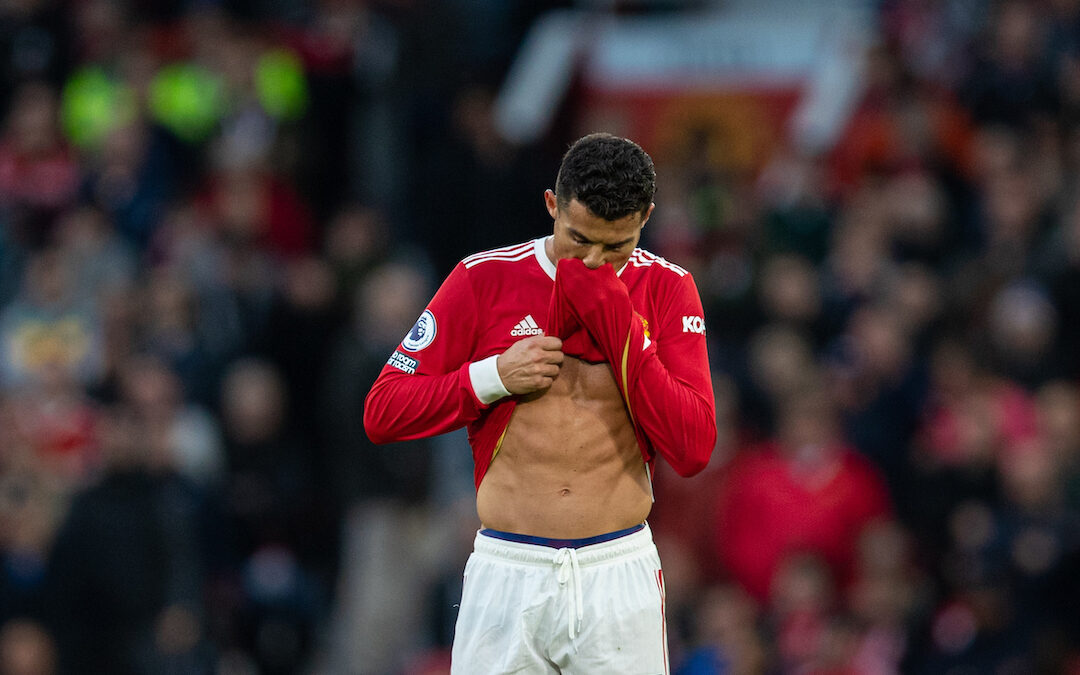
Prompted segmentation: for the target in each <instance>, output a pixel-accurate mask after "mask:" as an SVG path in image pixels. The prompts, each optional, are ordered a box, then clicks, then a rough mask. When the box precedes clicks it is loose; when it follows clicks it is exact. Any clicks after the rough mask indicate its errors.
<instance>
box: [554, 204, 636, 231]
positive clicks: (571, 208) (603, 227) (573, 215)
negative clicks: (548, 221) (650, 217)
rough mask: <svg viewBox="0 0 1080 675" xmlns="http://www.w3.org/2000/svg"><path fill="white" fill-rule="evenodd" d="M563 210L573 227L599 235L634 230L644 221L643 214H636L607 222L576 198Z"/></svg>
mask: <svg viewBox="0 0 1080 675" xmlns="http://www.w3.org/2000/svg"><path fill="white" fill-rule="evenodd" d="M562 210H563V211H564V212H565V213H566V216H567V220H568V221H570V226H571V227H573V228H575V229H578V230H582V231H584V230H585V229H588V230H590V231H594V232H597V233H600V232H614V231H619V232H625V231H627V230H633V229H636V228H637V227H640V226H641V220H642V214H640V213H636V212H635V213H630V214H627V215H626V216H624V217H622V218H618V219H616V220H606V219H604V218H601V217H600V216H598V215H596V214H595V213H593V212H592V211H590V210H589V207H588V206H585V204H583V203H581V202H580V201H578V200H577V199H576V198H575V199H571V200H570V201H569V202H568V203H567V204H566V206H565V207H563V209H562Z"/></svg>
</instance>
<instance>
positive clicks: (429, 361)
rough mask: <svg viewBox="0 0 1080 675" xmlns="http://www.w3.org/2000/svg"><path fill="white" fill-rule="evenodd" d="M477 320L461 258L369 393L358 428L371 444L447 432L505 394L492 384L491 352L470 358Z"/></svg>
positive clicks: (475, 307) (462, 424)
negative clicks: (460, 261)
mask: <svg viewBox="0 0 1080 675" xmlns="http://www.w3.org/2000/svg"><path fill="white" fill-rule="evenodd" d="M478 321H479V317H478V316H477V302H476V297H475V295H474V293H473V289H472V286H471V284H470V283H469V279H468V276H467V272H466V271H465V268H464V267H463V266H462V265H460V264H459V265H458V266H457V267H455V268H454V270H453V271H452V272H451V273H450V276H449V277H447V278H446V281H444V282H443V285H442V286H441V287H440V288H439V291H438V292H437V293H436V294H435V297H434V298H432V300H431V302H430V303H429V304H428V306H427V309H425V310H424V313H423V314H421V316H420V318H419V319H418V320H417V322H416V325H415V326H413V328H412V330H411V331H410V332H409V334H408V335H406V336H405V338H404V339H403V340H402V341H401V344H399V345H398V348H397V349H396V350H394V352H393V353H392V354H391V355H390V359H389V360H388V361H387V363H386V365H385V366H383V369H382V372H381V373H379V377H378V378H377V379H376V380H375V383H374V384H373V385H372V387H371V391H370V392H368V395H367V398H366V400H365V402H364V429H365V431H367V434H368V437H369V438H371V440H372V441H373V442H375V443H389V442H392V441H404V440H410V439H414V438H423V437H426V436H434V435H437V434H441V433H445V432H448V431H453V430H454V429H457V428H459V427H462V426H464V425H465V424H468V423H469V422H471V421H473V420H475V419H476V418H478V417H479V416H480V415H481V413H482V412H483V410H484V409H485V408H486V407H487V404H488V403H491V402H493V401H494V400H497V399H498V398H499V395H505V394H504V393H502V392H505V389H503V390H502V392H500V391H499V390H498V388H499V387H501V382H500V381H499V379H498V373H497V370H496V368H495V357H490V359H482V360H480V361H478V362H476V363H472V362H470V357H471V355H472V352H473V349H474V347H475V344H476V332H477V324H478ZM492 372H494V373H495V376H494V379H492V375H491V374H492Z"/></svg>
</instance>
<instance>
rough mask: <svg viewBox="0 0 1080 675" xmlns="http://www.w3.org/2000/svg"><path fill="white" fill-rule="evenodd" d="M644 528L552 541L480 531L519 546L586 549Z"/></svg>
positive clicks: (643, 525) (640, 526) (506, 533)
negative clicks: (533, 545)
mask: <svg viewBox="0 0 1080 675" xmlns="http://www.w3.org/2000/svg"><path fill="white" fill-rule="evenodd" d="M644 527H645V523H641V524H640V525H635V526H633V527H628V528H626V529H625V530H616V531H614V532H608V533H607V534H598V535H596V536H595V537H585V538H583V539H550V538H548V537H535V536H533V535H531V534H517V533H516V532H502V531H500V530H492V529H490V528H487V527H485V528H484V529H482V530H480V534H482V535H484V536H485V537H492V538H494V539H502V540H503V541H514V542H517V543H519V544H535V545H537V546H547V547H548V548H584V547H586V546H592V545H593V544H602V543H604V542H605V541H611V540H612V539H618V538H619V537H625V536H626V535H628V534H633V533H635V532H637V531H639V530H641V529H644Z"/></svg>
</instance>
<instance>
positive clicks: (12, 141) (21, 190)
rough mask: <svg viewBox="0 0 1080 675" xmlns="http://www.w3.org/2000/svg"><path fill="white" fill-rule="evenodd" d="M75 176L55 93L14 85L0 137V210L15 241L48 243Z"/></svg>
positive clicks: (39, 87)
mask: <svg viewBox="0 0 1080 675" xmlns="http://www.w3.org/2000/svg"><path fill="white" fill-rule="evenodd" d="M79 173H80V172H79V165H78V164H77V163H76V160H75V157H74V155H73V154H72V153H71V152H70V151H69V150H68V148H67V147H66V146H65V145H64V142H63V139H62V138H61V136H60V130H59V117H58V112H57V95H56V91H55V90H54V89H53V88H52V87H50V86H49V85H47V84H45V83H43V82H29V83H26V84H24V85H22V86H20V87H19V89H18V90H17V91H16V93H15V100H14V101H13V102H12V105H11V108H10V109H9V110H8V112H7V117H6V120H5V124H4V133H3V136H2V137H0V208H2V209H3V210H4V211H5V212H6V213H7V214H8V217H9V219H10V222H9V227H10V228H11V230H10V231H11V233H12V234H13V239H14V240H15V241H17V242H20V243H21V244H23V245H26V246H30V247H33V248H37V247H40V246H41V245H42V244H43V243H45V242H47V241H48V237H49V234H50V233H51V232H52V227H53V220H54V219H55V218H56V216H57V215H58V214H59V213H60V211H61V210H62V209H64V208H65V207H68V206H71V205H72V203H73V202H74V199H75V197H76V194H77V191H78V188H79V179H80V176H79Z"/></svg>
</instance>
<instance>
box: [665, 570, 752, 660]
mask: <svg viewBox="0 0 1080 675" xmlns="http://www.w3.org/2000/svg"><path fill="white" fill-rule="evenodd" d="M697 600H698V602H697V616H696V620H695V624H694V625H695V632H696V635H695V642H696V643H697V646H696V647H695V648H694V649H693V650H692V651H690V653H688V654H687V655H686V657H685V658H684V659H683V660H682V665H681V666H680V667H679V668H678V669H677V670H675V673H676V675H720V674H721V673H723V674H727V673H731V675H753V674H754V673H764V672H768V667H769V665H770V664H769V661H768V658H769V655H768V651H767V650H766V646H765V641H764V639H763V637H762V631H761V629H760V627H759V626H760V623H761V618H760V616H759V614H760V610H759V608H758V606H757V605H756V603H755V602H754V601H753V600H751V599H750V597H749V596H747V595H746V593H745V592H743V591H742V590H741V589H739V588H738V587H735V586H713V587H709V588H706V589H705V592H704V594H703V595H701V596H700V597H699V598H698V599H697Z"/></svg>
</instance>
